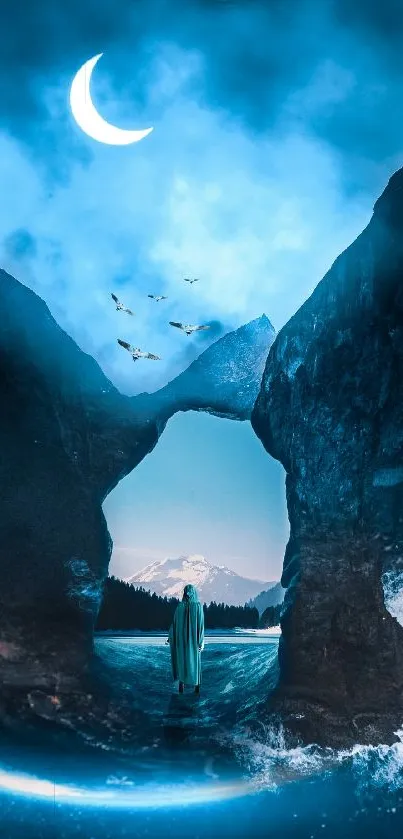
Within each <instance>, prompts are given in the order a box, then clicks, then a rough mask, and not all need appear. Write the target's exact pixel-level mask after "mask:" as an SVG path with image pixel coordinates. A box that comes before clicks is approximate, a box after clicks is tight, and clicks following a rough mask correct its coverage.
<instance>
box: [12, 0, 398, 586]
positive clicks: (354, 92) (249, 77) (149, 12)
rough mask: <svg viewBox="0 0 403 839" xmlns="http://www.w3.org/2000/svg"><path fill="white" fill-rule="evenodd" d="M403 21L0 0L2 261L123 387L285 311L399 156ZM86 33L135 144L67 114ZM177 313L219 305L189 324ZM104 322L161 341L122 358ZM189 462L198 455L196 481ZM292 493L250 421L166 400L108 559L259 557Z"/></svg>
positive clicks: (272, 550)
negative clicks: (190, 477)
mask: <svg viewBox="0 0 403 839" xmlns="http://www.w3.org/2000/svg"><path fill="white" fill-rule="evenodd" d="M402 42H403V3H402V2H401V1H400V0H383V2H381V3H380V2H379V0H362V2H353V1H352V0H266V2H261V3H259V2H253V0H247V2H225V0H215V2H213V0H210V1H209V2H207V0H204V1H203V2H202V1H201V0H186V2H185V0H182V2H179V0H177V1H176V0H167V2H158V0H144V2H133V0H130V1H129V0H102V3H101V2H99V0H69V2H68V3H66V2H65V0H63V2H62V0H48V2H46V1H45V0H36V2H35V3H33V2H32V0H26V1H25V2H23V0H15V2H13V3H9V4H7V6H5V8H4V9H2V25H1V27H0V92H1V100H0V101H1V112H0V113H1V123H0V184H1V187H2V202H1V208H0V248H1V260H0V262H1V265H2V266H3V267H4V268H5V269H6V270H8V271H10V272H11V273H12V274H14V275H15V276H16V277H17V278H18V279H19V280H21V281H22V282H24V283H26V284H27V285H28V286H30V287H31V288H33V289H34V290H35V291H36V292H37V293H38V294H40V295H41V296H42V297H43V298H44V299H45V301H46V302H47V304H48V305H49V307H50V310H51V312H52V313H53V315H54V316H55V318H56V319H57V321H58V322H59V324H60V325H61V326H62V327H63V328H64V329H66V331H67V332H68V333H69V334H70V335H72V337H73V338H74V339H75V340H76V341H77V343H78V344H79V346H80V347H81V348H82V349H84V350H85V351H86V352H89V353H91V354H92V355H93V356H94V357H95V358H96V359H97V361H98V362H99V364H100V365H101V367H102V368H103V370H104V372H105V373H106V375H107V376H108V377H109V378H110V379H111V380H112V381H113V383H114V384H115V385H116V386H117V387H119V389H120V390H121V391H122V392H124V393H128V394H134V393H136V392H139V391H143V390H155V389H156V388H158V387H160V386H161V385H163V384H164V383H165V382H166V381H168V380H169V379H171V378H172V377H173V376H174V375H176V374H177V373H178V372H179V371H180V370H182V369H183V368H184V367H185V366H186V365H187V364H188V363H189V360H191V359H192V358H194V357H195V356H197V355H198V353H199V352H200V350H201V349H203V348H204V347H205V346H207V345H208V343H209V342H210V341H211V340H213V339H215V338H217V337H219V335H221V334H223V333H224V332H226V331H228V330H229V329H232V328H234V327H237V326H239V325H240V324H242V323H245V322H246V321H248V320H250V319H251V318H254V317H257V316H259V315H261V314H262V312H265V313H266V314H267V315H268V317H269V318H270V320H271V321H272V323H273V325H274V327H275V328H276V329H277V330H278V329H280V328H281V327H282V326H283V325H284V323H285V322H286V321H287V319H288V318H289V317H290V316H291V315H292V314H293V313H294V312H295V311H296V309H297V308H298V307H299V306H300V305H301V303H302V302H303V301H304V300H305V299H306V297H307V296H308V295H309V294H310V293H311V291H312V290H313V288H314V287H315V285H316V284H317V283H318V281H319V280H320V279H321V277H322V276H323V274H324V273H325V272H326V270H327V269H328V268H329V267H330V265H331V264H332V262H333V261H334V259H335V258H336V256H337V255H338V254H339V253H340V252H341V251H342V250H343V249H344V248H345V247H347V246H348V244H349V243H350V242H351V241H352V240H353V239H354V238H355V237H356V236H357V235H358V234H359V233H360V231H361V230H362V228H363V227H364V226H365V225H366V224H367V222H368V221H369V218H370V215H371V211H372V206H373V203H374V201H375V200H376V198H377V196H378V195H379V193H380V192H381V191H382V189H383V188H384V186H385V184H386V181H387V179H388V177H389V176H390V174H391V173H392V172H393V171H394V170H395V169H397V168H398V167H399V166H400V165H401V158H402V152H403V119H402V106H401V99H402V97H401V94H402V78H403V51H402V49H401V45H402ZM99 52H103V53H104V55H103V57H102V58H101V59H100V61H99V63H98V64H97V67H96V68H95V71H94V74H93V80H92V81H93V83H92V94H93V99H94V102H95V104H96V106H97V108H98V109H99V111H100V113H102V115H103V116H104V117H105V118H106V119H108V120H109V121H111V122H114V123H115V124H116V125H119V126H120V127H123V128H145V127H148V126H149V125H153V126H154V131H153V132H152V134H151V135H150V136H149V137H147V138H146V139H144V140H142V141H141V142H140V143H138V144H135V145H131V146H127V147H112V146H106V145H101V144H99V143H97V142H95V141H93V140H91V139H90V138H89V137H87V136H86V135H84V134H83V133H82V132H81V131H80V129H79V128H78V126H77V125H76V124H75V122H74V120H73V118H72V116H71V113H70V110H69V87H70V84H71V81H72V78H73V76H74V74H75V73H76V71H77V70H78V68H79V67H80V65H81V64H83V63H84V62H85V61H86V60H87V59H89V58H90V57H91V56H93V55H95V54H97V53H99ZM184 276H198V277H200V278H201V281H200V283H198V284H195V285H194V286H193V287H189V286H187V285H186V284H185V283H183V281H182V278H183V277H184ZM111 291H115V292H116V293H117V294H118V295H119V296H120V297H121V298H122V300H123V301H124V302H125V303H126V305H128V306H130V308H132V309H134V311H135V313H136V315H135V317H134V318H132V319H129V318H128V317H127V316H126V315H123V314H121V313H117V312H116V311H115V309H114V307H113V304H112V302H111V300H110V292H111ZM148 293H156V294H159V293H161V294H167V295H168V300H167V301H163V302H162V303H159V304H155V303H154V302H153V301H151V300H149V299H148V298H147V294H148ZM169 320H186V321H190V322H194V323H197V322H211V323H213V325H214V326H213V328H212V329H211V330H210V332H206V333H205V334H201V335H199V336H196V337H194V338H187V337H186V336H185V335H183V334H181V333H180V332H178V331H176V330H173V329H172V328H171V327H169V326H167V322H168V321H169ZM117 337H121V338H124V339H126V340H128V341H130V342H132V343H134V344H135V345H136V346H139V347H141V348H142V349H143V350H148V351H151V352H153V353H157V354H158V355H161V356H162V361H160V362H147V361H144V362H143V361H140V362H138V363H137V364H136V365H133V363H132V362H131V359H130V356H129V355H128V353H125V352H124V350H122V349H121V348H120V347H118V345H117V343H116V338H117ZM195 443H197V445H195ZM183 465H185V466H189V465H190V466H191V467H192V466H194V467H195V466H196V465H197V467H198V478H197V481H196V482H195V485H194V487H192V488H191V490H192V491H191V492H190V491H189V486H188V484H187V483H186V482H185V481H184V480H183V478H182V470H183ZM284 503H285V502H284V488H283V476H282V470H281V467H280V466H279V464H276V463H274V462H272V461H270V459H269V458H268V456H267V455H265V454H264V452H263V449H262V447H261V445H260V443H259V441H258V440H257V439H256V438H254V436H253V433H252V431H251V429H250V427H249V426H248V425H247V424H242V425H241V424H235V423H230V422H228V421H223V420H218V419H213V418H211V417H206V416H199V415H190V414H188V415H181V416H178V417H175V418H174V419H173V420H172V421H171V423H170V424H169V426H168V428H167V430H166V432H165V433H164V436H163V438H162V439H161V441H160V443H159V444H158V446H157V448H156V449H155V451H154V452H153V453H152V455H151V456H150V457H149V458H147V459H146V461H144V462H143V463H142V464H141V466H140V467H139V468H138V469H137V470H136V472H135V473H133V474H132V475H131V476H129V477H128V478H126V479H125V481H123V482H122V484H121V485H120V486H119V487H118V488H117V489H116V490H115V491H114V492H113V494H112V495H111V497H110V498H109V499H108V500H107V502H106V503H105V505H104V509H105V512H106V515H107V520H108V523H109V526H110V529H111V534H112V537H113V539H114V542H115V545H116V551H115V555H114V558H113V561H112V570H115V572H116V573H121V574H123V575H128V574H129V573H130V572H133V571H134V570H136V569H137V568H139V567H141V566H142V565H144V564H146V562H148V561H150V560H151V559H154V558H160V557H161V558H163V557H164V556H165V555H167V554H169V555H171V556H173V555H178V554H179V553H205V555H206V556H207V558H208V559H210V560H211V561H213V562H217V563H218V564H224V563H225V564H228V565H229V566H230V567H233V568H234V569H235V570H237V571H240V572H243V573H248V575H251V576H256V577H260V578H265V579H272V578H273V577H275V576H278V575H279V573H280V567H281V560H282V553H283V549H284V544H285V541H286V538H287V532H288V525H287V519H286V514H285V506H284ZM220 505H221V508H222V509H221V512H220V514H218V506H220Z"/></svg>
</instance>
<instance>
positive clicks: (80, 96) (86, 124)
mask: <svg viewBox="0 0 403 839" xmlns="http://www.w3.org/2000/svg"><path fill="white" fill-rule="evenodd" d="M102 55H103V52H100V53H99V55H94V57H93V58H90V59H89V60H88V61H86V62H85V64H83V66H82V67H80V69H79V71H78V73H76V75H75V76H74V79H73V81H72V84H71V88H70V107H71V112H72V114H73V117H74V119H75V121H76V123H77V125H79V126H80V128H81V130H82V131H84V132H85V134H88V136H89V137H92V138H93V140H97V141H98V143H106V144H109V145H111V146H128V145H129V144H130V143H138V141H139V140H142V139H143V137H147V134H150V133H151V131H152V130H153V129H152V128H144V129H142V130H140V131H127V130H125V129H123V128H118V127H117V126H116V125H111V124H110V123H109V122H107V121H106V120H105V119H103V117H101V115H100V114H99V113H98V111H97V109H96V108H95V106H94V105H93V102H92V99H91V92H90V82H91V75H92V71H93V69H94V67H95V65H96V63H97V62H98V61H99V59H100V58H101V56H102Z"/></svg>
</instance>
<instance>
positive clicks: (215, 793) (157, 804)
mask: <svg viewBox="0 0 403 839" xmlns="http://www.w3.org/2000/svg"><path fill="white" fill-rule="evenodd" d="M259 791H260V790H259V789H258V787H257V786H256V784H252V783H251V782H247V781H234V782H232V783H218V784H209V785H208V786H204V787H200V786H199V787H194V788H192V787H190V786H189V785H184V784H182V785H179V784H172V785H165V784H164V785H158V784H156V785H155V786H153V787H152V788H150V785H149V786H147V787H144V786H143V787H137V788H136V789H132V790H130V791H129V790H125V791H124V792H123V791H122V790H119V792H117V791H116V790H111V789H93V790H89V789H85V788H82V787H81V788H80V787H73V786H70V785H69V784H57V783H53V782H52V781H49V780H46V779H41V778H36V777H34V776H33V775H26V774H23V773H18V772H10V771H8V770H6V769H0V792H11V793H14V794H16V795H19V796H26V797H29V798H36V799H43V800H45V801H46V800H48V801H51V802H52V803H53V802H56V803H59V804H79V805H86V806H97V807H100V806H102V807H114V808H124V807H132V808H135V809H163V808H174V807H178V808H179V807H184V806H191V805H197V804H207V803H209V804H211V803H218V802H221V801H226V800H229V799H231V798H239V797H241V796H245V795H250V794H251V793H257V792H259Z"/></svg>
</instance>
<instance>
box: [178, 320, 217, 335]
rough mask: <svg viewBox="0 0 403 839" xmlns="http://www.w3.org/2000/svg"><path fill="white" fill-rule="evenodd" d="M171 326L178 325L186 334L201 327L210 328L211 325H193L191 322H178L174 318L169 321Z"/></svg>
mask: <svg viewBox="0 0 403 839" xmlns="http://www.w3.org/2000/svg"><path fill="white" fill-rule="evenodd" d="M169 324H170V326H176V327H177V329H182V331H183V332H186V335H191V334H192V332H198V331H199V330H200V329H210V327H209V326H191V324H190V323H177V322H176V321H174V320H170V321H169Z"/></svg>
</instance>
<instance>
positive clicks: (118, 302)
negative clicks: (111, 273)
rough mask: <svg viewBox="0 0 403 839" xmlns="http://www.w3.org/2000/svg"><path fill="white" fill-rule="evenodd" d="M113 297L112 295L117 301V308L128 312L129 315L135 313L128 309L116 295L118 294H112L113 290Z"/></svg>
mask: <svg viewBox="0 0 403 839" xmlns="http://www.w3.org/2000/svg"><path fill="white" fill-rule="evenodd" d="M111 297H112V300H114V301H115V303H116V310H117V311H119V312H127V314H128V315H134V312H132V310H131V309H127V308H126V306H124V305H123V303H121V302H120V300H118V298H117V297H116V294H112V292H111Z"/></svg>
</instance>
